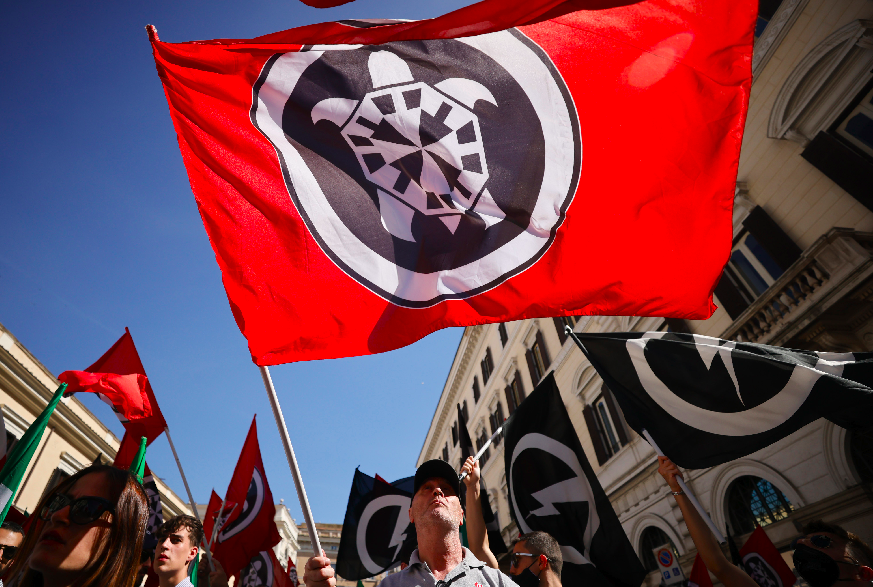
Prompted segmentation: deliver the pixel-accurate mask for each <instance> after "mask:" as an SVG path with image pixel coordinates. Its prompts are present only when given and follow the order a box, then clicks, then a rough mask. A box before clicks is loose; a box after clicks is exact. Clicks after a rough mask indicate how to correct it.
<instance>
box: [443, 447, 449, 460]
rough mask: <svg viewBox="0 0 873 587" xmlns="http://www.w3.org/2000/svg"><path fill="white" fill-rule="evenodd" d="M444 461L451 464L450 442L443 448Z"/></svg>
mask: <svg viewBox="0 0 873 587" xmlns="http://www.w3.org/2000/svg"><path fill="white" fill-rule="evenodd" d="M443 460H444V461H445V462H447V463H448V462H449V443H448V442H447V443H446V445H445V446H444V447H443Z"/></svg>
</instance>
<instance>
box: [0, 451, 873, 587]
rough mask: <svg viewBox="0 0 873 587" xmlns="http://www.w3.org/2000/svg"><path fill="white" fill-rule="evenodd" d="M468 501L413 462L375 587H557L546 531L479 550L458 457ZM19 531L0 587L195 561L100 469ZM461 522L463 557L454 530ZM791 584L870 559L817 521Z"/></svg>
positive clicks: (192, 550) (168, 528) (190, 546)
mask: <svg viewBox="0 0 873 587" xmlns="http://www.w3.org/2000/svg"><path fill="white" fill-rule="evenodd" d="M659 461H660V462H659V472H660V474H661V475H662V476H663V477H664V479H665V481H666V482H667V485H668V486H669V487H670V490H671V493H672V495H673V497H674V498H675V499H676V501H677V504H678V506H679V508H680V510H681V511H682V515H683V516H684V519H685V523H686V525H687V527H688V530H689V532H690V534H691V538H692V540H693V541H694V544H695V546H696V547H697V550H698V552H699V554H700V556H701V558H702V559H703V561H704V563H705V564H706V566H707V568H708V569H709V570H710V571H711V572H712V573H713V574H714V575H715V576H716V577H717V578H718V580H719V581H721V582H722V583H723V584H724V585H725V587H758V585H757V583H755V582H754V581H753V580H752V578H751V577H750V576H749V575H748V574H746V573H745V572H744V571H743V570H742V569H741V568H739V567H738V566H736V565H733V564H731V563H730V561H728V559H727V558H726V557H725V555H724V553H723V552H722V549H721V547H720V545H719V543H718V542H717V541H716V539H715V538H714V537H713V535H712V534H711V532H710V530H709V528H708V527H707V525H706V523H705V522H704V520H703V519H702V518H701V517H700V514H699V513H698V512H697V510H696V509H694V507H693V506H692V505H691V502H690V501H689V500H688V497H687V496H686V495H685V494H684V493H683V491H682V489H681V488H680V486H679V484H678V482H677V478H679V477H681V473H680V472H679V469H678V468H677V467H676V465H675V464H673V463H672V462H671V461H670V460H669V459H667V458H665V457H660V458H659ZM462 472H464V473H466V474H467V475H466V477H465V478H464V481H463V483H464V484H465V486H466V500H465V501H466V503H462V498H461V495H462V492H461V481H459V479H458V473H457V472H456V471H455V470H454V469H453V468H452V467H451V465H449V464H448V463H446V462H444V461H442V460H438V459H437V460H432V461H428V462H426V463H423V464H422V465H421V466H420V467H419V468H418V470H417V471H416V473H415V483H414V493H413V498H412V503H411V507H410V508H409V520H410V522H411V523H412V524H414V526H415V530H416V534H417V536H418V548H417V549H416V550H414V551H413V552H412V553H411V554H410V556H409V560H408V561H404V564H403V565H402V570H401V571H400V572H398V573H392V574H389V575H387V576H386V577H385V578H384V579H383V580H382V583H381V587H415V586H421V585H448V584H451V585H452V586H453V587H514V586H516V585H517V586H518V587H560V585H561V569H562V566H563V560H562V556H561V547H560V545H559V544H558V543H557V541H555V539H554V538H552V537H551V536H550V535H548V534H547V533H545V532H531V533H528V534H524V535H522V536H519V537H518V539H516V540H515V541H514V543H513V545H512V551H511V553H510V555H509V561H510V566H509V575H506V574H504V573H503V572H501V571H500V570H499V569H498V561H497V558H496V557H495V556H494V554H493V553H492V552H491V550H490V548H489V544H488V534H487V532H486V529H485V522H484V519H483V516H482V511H481V503H480V500H479V477H480V471H479V464H478V463H477V462H475V461H473V459H472V458H470V459H468V460H467V461H466V462H465V463H464V466H463V468H462ZM36 515H37V518H36V519H35V520H33V523H30V524H29V530H28V531H26V532H25V531H24V530H23V529H22V527H21V526H19V525H17V524H13V523H11V522H6V523H4V524H3V525H2V527H0V575H2V581H0V587H3V586H4V585H5V586H13V587H73V586H75V587H92V586H98V585H99V586H105V587H132V586H134V585H140V584H141V583H142V581H143V579H144V575H145V574H146V572H147V571H148V570H149V569H152V570H153V571H154V573H155V575H156V576H157V577H158V580H159V583H160V587H187V586H189V585H191V581H190V579H189V572H190V567H191V565H192V563H193V561H194V559H195V558H197V557H198V555H199V554H200V544H201V542H202V539H203V526H202V525H201V523H200V521H198V520H197V519H196V518H194V517H192V516H187V515H180V516H176V517H174V518H172V519H170V520H167V521H166V522H164V523H163V524H162V525H161V526H160V528H159V529H158V532H157V536H156V540H155V539H153V540H151V544H148V543H144V541H145V539H146V525H147V522H148V519H149V507H148V499H147V497H146V492H145V490H144V489H143V487H142V485H141V484H140V483H139V482H138V481H137V479H136V477H135V475H134V474H132V473H130V472H128V471H124V470H120V469H116V468H114V467H111V466H108V465H93V466H91V467H88V468H86V469H83V470H82V471H80V472H78V473H77V474H75V475H73V476H72V477H70V478H69V479H67V480H65V481H64V482H62V483H61V484H59V485H58V486H57V487H55V488H54V489H53V490H51V491H50V492H48V494H47V495H46V496H44V497H43V498H42V500H41V502H40V503H39V506H38V507H37V509H36ZM465 520H466V523H467V537H468V543H469V547H464V546H462V543H461V536H460V532H459V528H460V526H461V524H462V523H463V522H464V521H465ZM794 563H795V568H796V569H797V572H798V574H799V575H800V576H801V577H802V578H803V579H805V580H806V582H807V583H808V584H809V585H810V587H832V586H834V585H836V584H837V583H841V584H843V585H845V587H869V586H870V584H871V582H873V551H871V549H870V547H869V546H867V545H866V544H865V543H864V542H863V541H861V540H860V539H859V538H858V537H857V536H855V535H854V534H852V533H850V532H847V531H845V530H844V529H843V528H841V527H839V526H835V525H829V524H824V523H821V522H816V523H813V524H811V525H810V526H808V527H807V528H805V533H804V535H803V536H801V537H799V538H798V539H797V541H796V544H795V547H794ZM197 578H198V584H199V585H203V586H206V585H208V586H209V587H227V586H228V583H229V581H228V577H227V575H226V574H225V572H224V569H223V568H222V567H221V563H220V562H218V561H217V560H214V559H212V560H211V561H210V562H209V563H208V564H206V560H205V559H204V561H203V563H201V564H200V565H199V568H198V575H197ZM303 581H304V583H305V584H306V587H335V586H336V578H335V576H334V570H333V568H332V567H331V562H330V559H329V558H328V557H327V556H325V555H324V553H322V556H315V557H312V558H310V559H309V560H308V561H307V563H306V567H305V571H304V574H303Z"/></svg>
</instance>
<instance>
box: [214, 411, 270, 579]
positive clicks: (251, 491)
mask: <svg viewBox="0 0 873 587" xmlns="http://www.w3.org/2000/svg"><path fill="white" fill-rule="evenodd" d="M227 501H228V502H231V503H238V504H240V506H239V507H238V508H236V510H235V512H234V514H233V515H232V516H231V517H230V519H229V521H228V522H227V523H226V524H224V526H223V527H222V528H221V529H219V531H218V536H217V537H216V538H215V544H214V545H213V548H212V553H213V555H214V556H215V558H217V559H218V560H219V561H221V564H222V566H223V567H224V570H225V571H226V572H227V575H228V577H230V576H232V575H236V574H237V573H239V572H240V571H241V570H242V569H243V567H245V566H247V565H248V564H249V561H250V560H251V559H252V558H253V557H255V556H256V555H257V554H258V553H259V552H261V551H264V550H271V549H272V548H273V546H275V545H276V544H278V543H279V541H280V540H281V539H282V537H281V536H280V535H279V531H278V530H277V529H276V522H274V521H273V520H274V518H275V515H276V506H275V505H274V503H273V494H272V492H271V491H270V485H269V484H268V483H267V475H266V473H265V472H264V462H263V460H261V449H260V447H259V446H258V428H257V423H256V420H255V419H253V420H252V426H251V428H249V434H248V436H247V437H246V442H245V444H244V445H243V449H242V453H241V454H240V456H239V461H238V462H237V464H236V469H234V471H233V477H232V478H231V480H230V485H229V486H228V488H227ZM226 508H227V506H226V505H225V509H226Z"/></svg>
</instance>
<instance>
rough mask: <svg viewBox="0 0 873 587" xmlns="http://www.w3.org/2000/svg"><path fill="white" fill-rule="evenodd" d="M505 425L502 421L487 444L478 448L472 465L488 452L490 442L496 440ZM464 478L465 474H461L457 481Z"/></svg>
mask: <svg viewBox="0 0 873 587" xmlns="http://www.w3.org/2000/svg"><path fill="white" fill-rule="evenodd" d="M505 424H506V422H505V421H504V423H503V424H501V425H500V428H498V429H497V430H496V431H495V432H494V434H492V435H491V438H489V439H488V442H486V443H485V444H483V445H482V448H480V449H479V452H477V453H476V456H474V457H473V462H474V463H475V462H478V461H479V457H481V456H482V454H483V453H484V452H485V451H486V450H488V447H489V446H491V442H492V441H493V440H494V439H495V438H497V435H498V434H500V433H501V432H503V426H504V425H505ZM466 476H467V474H466V473H461V474H460V475H458V481H463V480H464V478H465V477H466Z"/></svg>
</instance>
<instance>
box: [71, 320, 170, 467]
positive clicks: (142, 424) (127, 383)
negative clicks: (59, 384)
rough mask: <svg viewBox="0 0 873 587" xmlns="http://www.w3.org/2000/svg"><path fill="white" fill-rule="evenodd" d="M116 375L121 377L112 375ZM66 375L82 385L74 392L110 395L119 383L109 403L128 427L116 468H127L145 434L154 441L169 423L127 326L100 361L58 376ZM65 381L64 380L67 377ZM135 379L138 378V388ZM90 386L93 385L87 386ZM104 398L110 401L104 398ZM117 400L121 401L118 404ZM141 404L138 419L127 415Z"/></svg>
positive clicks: (148, 439)
mask: <svg viewBox="0 0 873 587" xmlns="http://www.w3.org/2000/svg"><path fill="white" fill-rule="evenodd" d="M89 373H90V374H96V375H98V377H96V378H93V379H89V378H88V376H87V374H89ZM103 375H107V377H105V378H104V377H103ZM113 375H114V376H120V377H112V376H113ZM65 376H67V377H68V378H69V379H70V381H71V382H73V383H74V384H75V385H78V386H81V388H79V389H76V388H74V389H73V391H96V392H98V393H102V394H104V395H107V397H110V396H109V394H107V393H106V390H107V389H111V388H113V386H115V389H116V390H117V391H118V394H117V395H114V396H111V397H110V401H108V402H107V403H111V404H113V409H115V412H116V414H117V415H118V419H119V420H121V422H122V424H124V429H125V432H124V437H123V438H122V440H121V446H119V448H118V453H117V454H116V455H115V463H114V464H115V466H116V467H120V468H122V469H126V468H128V467H129V466H130V463H131V462H132V461H133V457H134V455H136V451H137V450H138V449H139V439H140V438H141V437H143V436H145V437H146V441H147V443H148V444H151V443H152V441H153V440H154V439H155V438H157V437H158V436H160V435H161V433H162V432H163V431H164V428H166V426H167V423H166V421H165V420H164V415H163V414H162V413H161V408H160V407H159V406H158V401H157V400H156V399H155V393H154V392H153V391H152V386H151V384H150V383H149V380H148V376H147V375H146V372H145V368H144V367H143V366H142V361H141V360H140V358H139V353H137V352H136V346H135V345H134V344H133V337H132V336H131V335H130V330H128V329H127V328H125V329H124V334H123V335H122V336H121V338H119V339H118V340H117V341H116V342H115V344H114V345H112V347H111V348H110V349H109V350H108V351H106V352H105V353H104V354H103V356H102V357H100V358H99V359H97V362H95V363H94V364H93V365H91V366H90V367H88V368H87V369H84V370H83V371H65V372H64V373H62V374H61V377H59V378H58V379H61V378H62V377H65ZM124 376H128V377H124ZM129 376H135V377H129ZM61 380H62V381H63V379H61ZM134 381H136V387H135V388H134V384H133V382H134ZM86 386H87V387H90V388H89V389H85V387H86ZM121 395H123V396H124V398H123V399H122V398H120V396H121ZM104 401H107V400H106V399H104ZM138 401H141V404H138V403H137V402H138ZM116 402H119V403H117V404H116ZM119 406H126V407H124V408H121V407H119ZM137 406H138V409H139V412H138V413H139V415H138V416H137V417H136V419H134V418H132V417H131V416H130V415H127V416H126V417H125V413H124V410H133V411H136V409H137Z"/></svg>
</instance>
